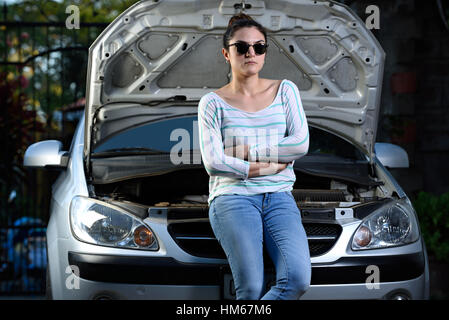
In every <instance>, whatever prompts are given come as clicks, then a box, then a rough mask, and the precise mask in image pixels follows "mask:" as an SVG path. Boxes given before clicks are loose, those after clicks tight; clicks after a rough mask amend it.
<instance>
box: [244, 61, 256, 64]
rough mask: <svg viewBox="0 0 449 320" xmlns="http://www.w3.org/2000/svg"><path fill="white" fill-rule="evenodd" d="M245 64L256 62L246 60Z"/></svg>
mask: <svg viewBox="0 0 449 320" xmlns="http://www.w3.org/2000/svg"><path fill="white" fill-rule="evenodd" d="M245 64H256V63H255V62H254V61H248V62H245Z"/></svg>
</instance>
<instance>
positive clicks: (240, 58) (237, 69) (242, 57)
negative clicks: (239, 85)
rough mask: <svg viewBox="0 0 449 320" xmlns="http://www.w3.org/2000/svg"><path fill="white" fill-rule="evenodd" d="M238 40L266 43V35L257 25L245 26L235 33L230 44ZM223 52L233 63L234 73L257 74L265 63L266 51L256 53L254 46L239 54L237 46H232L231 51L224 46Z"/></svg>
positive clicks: (250, 42)
mask: <svg viewBox="0 0 449 320" xmlns="http://www.w3.org/2000/svg"><path fill="white" fill-rule="evenodd" d="M238 41H244V42H246V43H248V44H255V43H257V42H260V43H265V37H264V35H263V34H262V33H261V32H260V31H259V30H258V29H257V28H256V27H244V28H241V29H239V30H237V31H236V32H235V33H234V36H233V37H232V38H231V39H230V40H229V45H231V44H233V43H236V42H238ZM222 52H223V55H224V56H225V59H226V60H228V61H229V63H230V64H231V68H232V73H233V74H235V73H240V74H243V75H247V76H249V75H252V74H257V73H258V72H259V71H260V70H261V69H262V67H263V65H264V63H265V55H266V53H264V54H261V55H256V53H255V52H254V47H252V46H251V47H249V50H248V52H247V53H246V54H239V53H238V52H237V47H236V46H230V47H229V51H227V50H226V49H224V48H223V49H222ZM249 62H253V63H249Z"/></svg>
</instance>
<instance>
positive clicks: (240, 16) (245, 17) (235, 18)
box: [228, 12, 254, 27]
mask: <svg viewBox="0 0 449 320" xmlns="http://www.w3.org/2000/svg"><path fill="white" fill-rule="evenodd" d="M240 20H254V19H253V18H251V17H250V16H249V15H247V14H245V13H243V12H241V13H239V14H236V15H234V16H233V17H232V18H231V19H230V20H229V23H228V27H230V26H231V25H232V24H233V23H235V22H236V21H240Z"/></svg>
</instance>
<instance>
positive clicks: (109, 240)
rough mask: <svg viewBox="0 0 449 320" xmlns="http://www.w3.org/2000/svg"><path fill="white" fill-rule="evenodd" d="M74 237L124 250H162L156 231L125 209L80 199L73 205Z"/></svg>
mask: <svg viewBox="0 0 449 320" xmlns="http://www.w3.org/2000/svg"><path fill="white" fill-rule="evenodd" d="M70 223H71V226H72V232H73V235H74V236H75V237H76V238H77V239H78V240H80V241H84V242H88V243H92V244H97V245H103V246H111V247H120V248H122V247H123V248H134V249H145V250H158V243H157V240H156V237H155V236H154V234H153V232H152V230H151V229H150V228H149V227H148V226H146V225H145V224H144V223H143V222H142V221H140V220H139V219H138V218H136V217H134V216H132V215H131V214H128V213H127V212H126V211H124V210H123V209H120V208H118V207H115V206H113V205H110V204H107V203H104V202H101V201H97V200H94V199H90V198H85V197H81V196H76V197H74V198H73V200H72V202H71V204H70Z"/></svg>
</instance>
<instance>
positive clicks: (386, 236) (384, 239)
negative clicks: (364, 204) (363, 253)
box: [352, 199, 419, 250]
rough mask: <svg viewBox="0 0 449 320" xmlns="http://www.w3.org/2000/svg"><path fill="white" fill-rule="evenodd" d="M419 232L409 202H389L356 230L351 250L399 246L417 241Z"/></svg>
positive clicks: (401, 200)
mask: <svg viewBox="0 0 449 320" xmlns="http://www.w3.org/2000/svg"><path fill="white" fill-rule="evenodd" d="M418 238H419V230H418V223H417V221H416V218H415V214H414V209H413V207H412V206H411V203H410V201H407V199H400V200H397V201H393V202H390V203H388V204H386V205H385V206H383V207H381V208H379V209H377V210H376V211H374V212H373V213H372V214H370V215H369V216H368V217H367V218H366V219H365V220H364V221H363V222H362V224H361V225H360V226H359V227H358V228H357V230H356V232H355V234H354V236H353V238H352V249H353V250H363V249H376V248H386V247H393V246H401V245H404V244H408V243H412V242H415V241H416V240H418Z"/></svg>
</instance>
